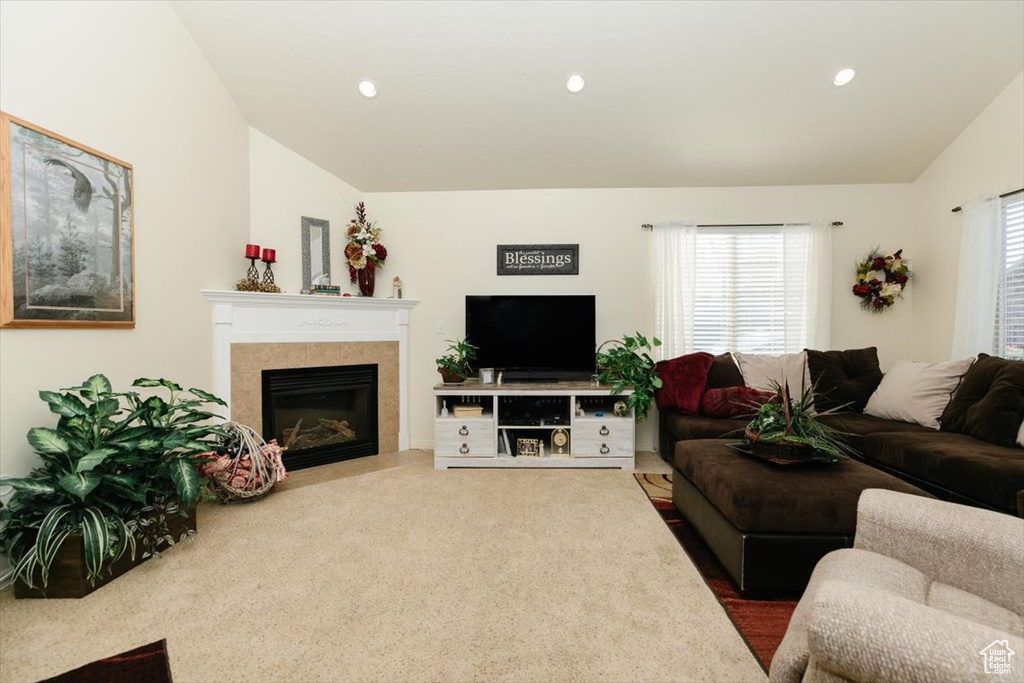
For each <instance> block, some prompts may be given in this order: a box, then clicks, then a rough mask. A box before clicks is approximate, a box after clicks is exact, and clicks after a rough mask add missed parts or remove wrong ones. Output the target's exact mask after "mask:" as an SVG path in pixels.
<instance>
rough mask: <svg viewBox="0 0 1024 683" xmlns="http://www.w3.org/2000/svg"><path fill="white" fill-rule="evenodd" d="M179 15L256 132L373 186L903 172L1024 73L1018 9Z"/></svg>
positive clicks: (744, 181)
mask: <svg viewBox="0 0 1024 683" xmlns="http://www.w3.org/2000/svg"><path fill="white" fill-rule="evenodd" d="M175 8H176V10H177V12H178V14H179V16H180V17H181V19H182V21H183V22H184V24H185V26H186V27H187V28H188V30H189V31H190V32H191V33H192V35H193V36H194V38H195V40H196V42H197V43H198V44H199V46H200V48H201V49H202V50H203V52H204V53H205V55H206V57H207V58H208V59H209V61H210V63H211V64H212V65H213V68H214V69H215V70H216V72H217V73H218V75H219V76H220V78H221V79H222V80H223V82H224V84H225V85H226V87H227V89H228V90H229V92H230V93H231V94H232V96H233V97H234V98H235V100H236V101H237V103H238V105H239V107H240V108H241V109H242V111H243V113H244V114H245V116H246V117H247V119H248V120H249V122H250V123H251V124H252V125H253V126H254V127H255V128H257V129H259V130H261V131H263V132H264V133H266V134H267V135H269V136H271V137H272V138H275V139H276V140H278V141H279V142H281V143H282V144H284V145H287V146H288V147H290V148H292V149H293V150H295V151H297V152H298V153H300V154H302V155H303V156H305V157H307V158H308V159H310V160H312V161H313V162H315V163H317V164H319V165H320V166H322V167H323V168H325V169H327V170H329V171H330V172H332V173H334V174H335V175H337V176H338V177H340V178H342V179H344V180H346V181H347V182H349V183H351V184H352V185H355V186H356V187H358V188H359V189H361V190H364V191H396V190H455V189H513V188H568V187H674V186H724V185H784V184H821V183H874V182H908V181H912V180H914V179H915V178H916V177H917V175H918V174H919V173H920V172H921V171H922V170H924V168H926V167H927V165H928V164H929V163H930V162H931V161H932V160H933V159H934V158H935V157H936V156H937V155H938V154H939V153H940V152H941V151H942V150H943V149H944V148H945V147H946V146H947V145H948V144H949V143H950V142H952V140H953V139H954V138H955V137H956V136H957V135H958V134H959V133H960V132H961V131H962V130H963V129H964V128H965V127H966V126H967V125H968V124H969V123H970V122H971V120H972V119H973V118H974V117H975V116H977V114H978V113H979V112H980V111H981V110H982V109H984V107H985V106H986V105H987V104H988V103H989V102H990V101H991V100H992V99H993V98H994V97H995V96H996V95H997V94H998V93H999V92H1000V91H1001V90H1002V89H1003V88H1005V87H1006V85H1007V84H1008V83H1009V82H1010V81H1011V80H1013V78H1014V77H1015V76H1016V75H1017V74H1018V73H1020V72H1021V70H1022V69H1024V2H1020V1H1019V0H1015V1H996V2H982V1H979V0H973V1H969V2H898V1H893V2H863V1H855V2H845V1H843V2H840V1H835V0H833V1H824V2H221V1H217V2H192V1H189V2H184V1H182V2H176V3H175ZM847 66H849V67H853V68H855V69H856V70H857V77H856V78H855V79H854V81H853V82H852V83H850V84H849V85H847V86H845V87H842V88H837V87H835V86H833V84H832V78H833V76H834V75H835V73H836V72H837V71H838V70H839V69H841V68H843V67H847ZM574 72H577V73H581V74H583V75H584V76H585V78H586V88H585V89H584V90H583V92H581V93H579V94H571V93H569V92H568V91H567V90H566V87H565V82H566V78H567V77H568V76H569V74H571V73H574ZM360 78H369V79H372V80H373V81H374V82H375V83H376V85H377V87H378V90H379V95H378V96H377V97H376V98H374V99H366V98H364V97H362V96H360V95H359V94H358V92H357V90H356V83H357V81H358V80H359V79H360Z"/></svg>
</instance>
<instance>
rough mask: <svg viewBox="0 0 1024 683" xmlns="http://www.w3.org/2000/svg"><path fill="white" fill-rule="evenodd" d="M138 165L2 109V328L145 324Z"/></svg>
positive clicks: (0, 164)
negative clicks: (140, 303) (138, 308)
mask: <svg viewBox="0 0 1024 683" xmlns="http://www.w3.org/2000/svg"><path fill="white" fill-rule="evenodd" d="M134 189H135V179H134V174H133V169H132V166H131V164H128V163H125V162H124V161H121V160H119V159H116V158H114V157H112V156H110V155H109V154H104V153H103V152H100V151H98V150H95V149H92V148H91V147H87V146H85V145H82V144H80V143H78V142H75V141H74V140H71V139H69V138H66V137H64V136H62V135H58V134H57V133H54V132H52V131H49V130H46V129H45V128H41V127H39V126H36V125H35V124H32V123H29V122H28V121H23V120H22V119H19V118H16V117H14V116H10V115H9V114H6V113H4V112H0V327H34V328H40V327H77V328H88V327H93V328H133V327H135V232H134V231H135V202H134V198H133V194H134Z"/></svg>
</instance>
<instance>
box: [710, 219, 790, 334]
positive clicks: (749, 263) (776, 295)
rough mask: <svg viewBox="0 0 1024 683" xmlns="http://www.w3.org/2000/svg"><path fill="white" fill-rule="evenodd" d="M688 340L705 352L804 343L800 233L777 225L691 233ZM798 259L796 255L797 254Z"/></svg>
mask: <svg viewBox="0 0 1024 683" xmlns="http://www.w3.org/2000/svg"><path fill="white" fill-rule="evenodd" d="M696 246H697V249H696V253H697V263H696V273H697V276H696V287H695V291H694V318H693V345H694V348H695V349H700V350H704V351H709V352H711V353H723V352H725V351H741V352H746V353H771V354H779V353H792V352H796V351H801V350H803V349H804V348H806V347H807V325H806V320H805V317H806V316H805V312H804V311H805V302H804V294H805V285H804V279H805V276H806V274H807V270H806V268H805V267H803V263H801V264H800V267H789V268H787V267H786V260H787V251H789V252H796V253H799V254H800V256H803V254H804V253H805V250H806V239H805V236H804V235H791V236H786V235H783V233H782V229H781V228H769V227H758V228H746V229H742V228H727V229H703V230H700V231H699V232H698V233H697V244H696ZM801 261H802V259H801Z"/></svg>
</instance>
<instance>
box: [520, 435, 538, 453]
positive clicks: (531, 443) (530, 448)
mask: <svg viewBox="0 0 1024 683" xmlns="http://www.w3.org/2000/svg"><path fill="white" fill-rule="evenodd" d="M516 455H518V456H526V457H537V456H539V455H540V439H516Z"/></svg>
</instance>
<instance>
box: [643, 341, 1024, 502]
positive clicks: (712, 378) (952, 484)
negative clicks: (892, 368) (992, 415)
mask: <svg viewBox="0 0 1024 683" xmlns="http://www.w3.org/2000/svg"><path fill="white" fill-rule="evenodd" d="M861 351H865V352H866V351H870V352H871V353H872V354H873V353H874V349H864V350H861ZM828 353H829V354H844V353H846V354H852V353H854V352H828ZM861 355H863V354H861ZM727 356H728V354H723V356H718V357H716V359H715V363H714V364H713V365H712V367H711V371H710V373H709V375H708V381H707V386H708V387H712V386H714V387H722V386H731V385H739V384H741V383H742V381H743V378H742V375H740V373H739V371H738V369H736V368H735V365H734V364H732V360H731V358H727ZM833 358H834V356H833ZM858 359H859V357H858ZM990 359H991V360H990V362H994V361H1000V360H1001V359H994V358H991V357H990ZM861 360H862V359H861ZM1002 362H1004V363H1012V362H1013V361H1002ZM849 365H851V366H856V365H857V363H849ZM1020 365H1021V368H1020V370H1021V372H1022V373H1024V363H1021V364H1020ZM730 366H731V367H730ZM875 367H877V361H876V366H875ZM860 370H861V368H857V369H856V370H854V372H857V371H860ZM811 373H812V379H813V380H814V381H815V382H816V383H819V386H820V381H821V380H822V377H821V376H820V375H819V376H814V375H815V367H814V365H812V366H811ZM968 374H970V371H968ZM1015 377H1016V375H1015ZM854 379H855V378H854ZM854 379H851V380H850V381H854ZM880 379H881V377H880V375H879V380H880ZM965 382H966V376H965ZM1004 384H1005V383H1004ZM875 385H877V382H875ZM1002 389H1003V390H1005V387H1002ZM868 393H870V392H868ZM1017 394H1018V396H1022V397H1024V385H1021V386H1019V387H1018V388H1017ZM981 400H984V399H978V401H981ZM816 403H819V404H820V403H821V402H819V401H816ZM825 403H826V404H827V401H826V402H825ZM861 405H863V404H861ZM990 412H991V411H990ZM820 419H821V420H822V421H823V422H825V423H826V424H829V425H830V426H832V427H835V428H837V429H839V430H841V431H843V432H845V433H847V435H848V436H847V440H848V441H849V443H850V445H851V446H852V447H853V448H854V449H856V451H857V452H858V455H857V459H859V460H860V461H862V462H864V463H866V464H868V465H871V466H872V467H875V468H878V469H880V470H882V471H885V472H888V473H890V474H893V475H895V476H897V477H899V478H900V479H903V480H905V481H907V482H910V483H912V484H914V485H915V486H917V487H919V488H921V489H924V490H925V491H928V492H930V493H932V494H933V495H935V496H936V497H938V498H941V499H944V500H951V501H953V502H957V503H963V504H967V505H973V506H976V507H983V508H989V509H992V510H997V511H1000V512H1005V513H1008V514H1013V515H1019V516H1022V517H1024V448H1020V447H1016V446H1013V447H1009V446H1001V445H996V444H993V443H989V442H988V441H983V440H981V439H978V438H974V437H972V436H969V435H967V434H960V433H956V432H952V431H944V430H934V429H929V428H927V427H922V426H920V425H917V424H913V423H909V422H898V421H893V420H884V419H881V418H877V417H873V416H871V415H865V414H864V413H863V412H845V413H836V414H830V415H824V416H823V417H821V418H820ZM1006 419H1013V418H1012V417H1010V418H1006ZM659 421H660V442H661V454H662V457H663V458H664V459H665V460H667V461H668V462H669V463H672V464H674V461H673V457H674V453H675V445H676V443H677V442H679V441H688V440H694V439H731V440H733V441H740V440H742V438H743V428H744V426H745V425H746V424H747V422H748V421H749V420H747V419H743V418H716V417H707V416H704V415H699V414H698V415H685V414H682V413H680V412H679V411H678V410H673V409H667V410H661V411H659ZM1018 424H1019V422H1018Z"/></svg>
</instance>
